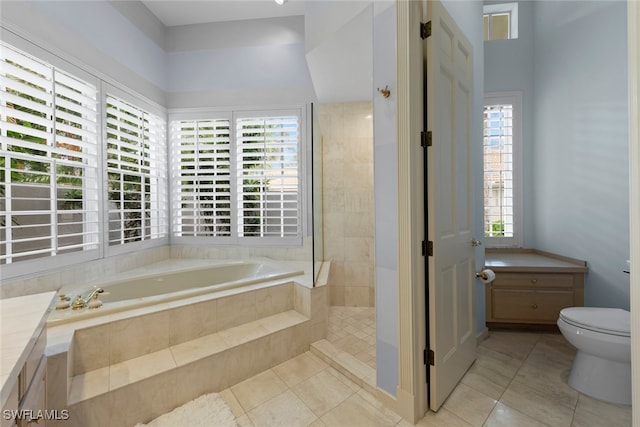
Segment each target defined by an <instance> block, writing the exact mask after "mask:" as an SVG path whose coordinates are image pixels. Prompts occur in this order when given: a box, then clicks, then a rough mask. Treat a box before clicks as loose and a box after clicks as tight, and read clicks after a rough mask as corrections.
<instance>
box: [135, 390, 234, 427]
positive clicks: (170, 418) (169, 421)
mask: <svg viewBox="0 0 640 427" xmlns="http://www.w3.org/2000/svg"><path fill="white" fill-rule="evenodd" d="M145 426H146V427H177V426H185V427H186V426H189V427H237V426H238V424H237V423H236V417H234V416H233V413H232V412H231V409H229V407H228V406H227V404H226V403H225V401H224V400H223V399H222V398H221V397H220V396H219V395H218V394H217V393H211V394H204V395H202V396H200V397H198V398H196V399H193V400H192V401H191V402H187V403H185V404H184V405H182V406H180V407H178V408H176V409H174V410H173V411H171V412H169V413H167V414H164V415H161V416H159V417H158V418H156V419H155V420H152V421H150V422H149V423H148V424H136V425H135V427H145Z"/></svg>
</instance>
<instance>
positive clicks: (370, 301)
mask: <svg viewBox="0 0 640 427" xmlns="http://www.w3.org/2000/svg"><path fill="white" fill-rule="evenodd" d="M313 120H314V138H313V140H314V150H313V153H314V224H315V226H314V229H315V231H314V237H315V238H314V252H316V253H315V255H314V258H315V259H318V252H320V250H321V251H322V252H321V253H322V254H323V259H324V260H325V261H329V262H330V263H331V269H330V273H329V277H328V281H327V286H328V289H327V291H328V292H327V295H328V303H329V310H328V313H329V321H328V330H327V336H326V342H323V343H322V344H320V345H318V346H316V349H318V348H320V350H321V351H323V352H324V353H325V354H326V355H332V356H333V357H334V358H336V357H337V358H338V359H339V360H340V361H341V362H343V365H344V367H345V369H346V370H348V371H349V372H350V373H351V374H353V375H354V376H356V377H359V378H360V379H361V380H366V381H365V383H368V384H369V385H372V386H374V387H375V369H376V348H375V345H376V324H375V307H374V304H375V288H374V277H375V270H374V199H373V107H372V103H371V102H357V103H351V102H350V103H322V104H319V106H318V108H314V118H313ZM318 156H321V158H322V162H321V166H319V165H318V162H317V157H318ZM319 168H320V170H318V169H319ZM320 195H321V196H320ZM319 205H321V206H319ZM318 223H321V224H322V227H321V228H322V230H321V231H322V234H321V236H322V238H318V237H319V233H320V230H319V229H318V228H319V227H317V225H318ZM319 246H321V248H320V247H319Z"/></svg>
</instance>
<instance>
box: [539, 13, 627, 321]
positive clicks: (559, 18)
mask: <svg viewBox="0 0 640 427" xmlns="http://www.w3.org/2000/svg"><path fill="white" fill-rule="evenodd" d="M534 22H535V58H534V60H535V74H534V87H535V91H534V93H535V98H534V107H535V112H534V119H535V122H534V124H535V130H534V135H535V142H534V144H535V147H534V155H533V158H532V159H531V161H532V165H533V181H534V182H533V186H534V189H533V193H534V194H533V209H532V215H533V217H534V238H533V246H535V247H537V248H539V249H542V250H547V251H551V252H557V253H560V254H563V255H567V256H571V257H575V258H579V259H584V260H586V261H588V263H589V273H588V274H587V280H586V284H585V305H588V306H609V307H621V308H626V309H628V308H629V277H628V275H626V274H624V273H623V272H622V269H623V268H624V267H625V266H626V263H625V260H627V259H629V200H628V194H629V164H628V161H629V160H628V158H629V157H628V156H629V154H628V150H629V143H628V104H627V96H628V89H627V59H626V58H627V50H626V49H627V35H626V29H627V28H626V22H627V20H626V3H625V2H623V1H604V2H591V1H582V2H575V1H566V2H537V3H536V4H535V7H534Z"/></svg>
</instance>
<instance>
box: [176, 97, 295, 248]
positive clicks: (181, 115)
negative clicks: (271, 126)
mask: <svg viewBox="0 0 640 427" xmlns="http://www.w3.org/2000/svg"><path fill="white" fill-rule="evenodd" d="M248 115H249V116H256V117H257V116H272V117H280V116H289V115H296V116H297V117H298V152H297V163H298V164H297V170H298V175H297V178H298V183H297V186H298V188H297V219H298V234H297V236H295V237H246V236H239V235H238V234H237V227H238V223H237V220H236V218H237V215H238V206H237V205H238V199H237V197H236V191H237V189H236V185H237V172H238V171H237V164H238V161H237V145H236V137H237V135H236V119H237V118H238V117H247V116H248ZM216 118H229V119H230V122H229V123H230V124H229V129H230V131H229V134H230V140H231V142H230V153H231V154H230V156H231V177H232V179H231V217H232V221H231V229H232V234H231V236H178V235H176V230H175V228H174V227H175V226H176V223H175V215H176V211H175V206H176V202H177V199H176V198H175V197H176V193H175V191H176V188H175V183H176V177H175V176H174V175H173V174H174V173H175V171H176V165H175V163H174V162H175V156H173V155H172V156H171V159H170V166H169V168H170V170H171V173H172V176H171V196H170V197H171V230H170V244H172V245H173V244H189V245H202V244H206V245H212V246H218V245H237V246H249V247H259V246H301V245H302V244H303V237H304V235H305V232H306V227H307V224H306V222H307V216H306V215H304V212H305V207H306V203H307V199H306V198H305V197H304V192H303V191H302V190H303V186H304V185H306V182H305V180H306V170H307V168H308V165H307V146H306V141H307V138H308V135H307V127H306V126H307V125H306V108H305V106H303V105H288V106H267V107H258V108H256V107H235V108H231V109H221V108H211V109H176V110H169V118H168V121H167V122H168V127H169V129H172V128H173V123H174V121H178V120H207V119H216ZM168 139H169V152H170V153H173V152H174V146H173V136H172V135H171V134H170V135H169V138H168Z"/></svg>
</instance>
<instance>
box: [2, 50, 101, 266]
mask: <svg viewBox="0 0 640 427" xmlns="http://www.w3.org/2000/svg"><path fill="white" fill-rule="evenodd" d="M97 93H98V91H97V88H96V87H95V86H94V85H92V84H89V83H87V82H84V81H82V80H80V79H77V78H75V77H73V76H71V75H70V74H67V73H65V72H64V71H61V70H59V69H56V68H54V67H52V66H50V65H49V64H46V63H44V62H42V61H39V60H37V59H35V58H33V57H31V56H29V55H27V54H24V53H22V52H20V51H18V50H15V49H13V48H11V47H10V46H7V45H2V49H0V189H1V194H0V264H9V263H14V262H17V261H20V260H26V259H33V258H39V257H45V256H55V255H59V254H63V253H67V252H75V251H82V250H89V249H95V248H96V247H97V245H98V241H99V223H98V221H99V216H98V180H97V170H98V169H97V168H98V165H97V140H98V138H97V128H98V124H97V123H98V116H97V107H98V99H97V98H98V96H97Z"/></svg>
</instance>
